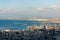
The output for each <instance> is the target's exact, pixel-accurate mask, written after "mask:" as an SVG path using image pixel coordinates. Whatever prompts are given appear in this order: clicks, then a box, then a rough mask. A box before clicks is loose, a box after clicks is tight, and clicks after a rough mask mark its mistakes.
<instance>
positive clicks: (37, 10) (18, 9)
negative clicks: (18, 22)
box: [0, 0, 60, 19]
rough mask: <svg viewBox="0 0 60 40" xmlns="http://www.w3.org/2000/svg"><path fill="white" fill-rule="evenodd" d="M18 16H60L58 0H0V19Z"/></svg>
mask: <svg viewBox="0 0 60 40" xmlns="http://www.w3.org/2000/svg"><path fill="white" fill-rule="evenodd" d="M18 17H20V18H28V17H60V0H0V19H1V18H3V19H4V18H18Z"/></svg>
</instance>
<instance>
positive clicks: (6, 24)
mask: <svg viewBox="0 0 60 40" xmlns="http://www.w3.org/2000/svg"><path fill="white" fill-rule="evenodd" d="M42 24H44V22H43V21H32V20H0V30H5V29H8V30H24V29H26V28H27V27H28V26H34V25H36V26H40V25H42ZM52 25H53V24H52Z"/></svg>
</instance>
